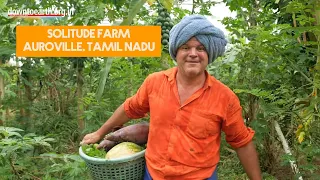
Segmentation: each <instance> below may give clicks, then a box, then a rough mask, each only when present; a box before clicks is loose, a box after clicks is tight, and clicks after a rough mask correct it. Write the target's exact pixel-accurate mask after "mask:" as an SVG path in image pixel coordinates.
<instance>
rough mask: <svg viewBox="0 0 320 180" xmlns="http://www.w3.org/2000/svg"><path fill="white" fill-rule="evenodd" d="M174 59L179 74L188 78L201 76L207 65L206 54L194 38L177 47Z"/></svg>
mask: <svg viewBox="0 0 320 180" xmlns="http://www.w3.org/2000/svg"><path fill="white" fill-rule="evenodd" d="M176 59H177V64H178V70H179V73H181V75H183V76H186V77H190V78H192V77H197V76H200V75H202V74H203V73H204V70H205V69H206V67H207V65H208V53H207V52H206V50H205V47H204V46H203V45H202V44H201V43H200V42H199V41H198V40H197V39H196V38H195V37H193V38H191V39H190V40H189V41H188V42H186V43H185V44H183V45H182V46H180V47H179V49H178V51H177V56H176Z"/></svg>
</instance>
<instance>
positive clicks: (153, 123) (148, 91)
mask: <svg viewBox="0 0 320 180" xmlns="http://www.w3.org/2000/svg"><path fill="white" fill-rule="evenodd" d="M176 73H177V67H174V68H171V69H168V70H166V71H161V72H156V73H153V74H151V75H149V76H148V77H147V78H146V80H145V81H144V83H143V84H142V86H141V87H140V88H139V90H138V91H137V93H136V94H135V95H134V96H132V97H130V98H128V99H127V100H126V101H125V103H124V108H125V112H126V114H127V116H128V117H129V118H132V119H137V118H141V117H144V116H145V115H146V113H148V112H149V113H150V126H149V136H148V143H147V149H146V154H145V157H146V164H147V168H148V170H149V173H150V175H151V177H152V178H153V179H154V180H158V179H166V180H175V179H177V180H178V179H179V180H181V179H197V180H200V179H206V178H208V177H210V176H211V175H212V173H213V171H214V170H215V168H216V165H217V163H218V162H219V159H220V155H219V149H220V141H221V130H222V131H224V132H225V134H226V141H227V142H228V143H229V144H230V145H231V146H232V147H234V148H238V147H241V146H243V145H245V144H247V143H248V142H250V141H251V140H252V138H253V136H254V131H253V130H252V129H250V128H248V127H246V126H245V124H244V121H243V118H242V108H241V106H240V102H239V100H238V98H237V96H236V95H235V94H234V93H233V92H232V91H231V90H230V89H229V88H228V87H227V86H225V85H224V84H222V83H221V82H220V81H218V80H217V79H215V78H214V77H212V76H210V75H209V74H208V72H207V71H206V77H207V78H206V81H205V84H204V86H203V87H202V88H201V89H199V90H198V91H197V92H195V93H194V94H193V95H192V96H191V97H190V98H189V99H188V100H186V102H185V103H184V104H182V105H180V101H179V95H178V88H177V85H176V78H175V77H176Z"/></svg>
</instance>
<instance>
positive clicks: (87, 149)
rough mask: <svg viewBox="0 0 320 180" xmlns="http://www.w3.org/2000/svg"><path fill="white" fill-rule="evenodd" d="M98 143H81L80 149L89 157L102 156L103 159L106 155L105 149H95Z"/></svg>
mask: <svg viewBox="0 0 320 180" xmlns="http://www.w3.org/2000/svg"><path fill="white" fill-rule="evenodd" d="M97 146H98V144H89V145H87V144H86V145H82V146H81V148H82V151H83V152H84V153H85V154H86V155H88V156H90V157H95V158H102V159H105V157H106V151H105V150H104V148H102V149H97Z"/></svg>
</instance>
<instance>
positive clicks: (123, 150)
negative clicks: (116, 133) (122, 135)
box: [105, 142, 144, 159]
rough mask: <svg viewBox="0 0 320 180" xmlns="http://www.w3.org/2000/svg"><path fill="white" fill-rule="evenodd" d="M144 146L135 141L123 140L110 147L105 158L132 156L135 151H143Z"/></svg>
mask: <svg viewBox="0 0 320 180" xmlns="http://www.w3.org/2000/svg"><path fill="white" fill-rule="evenodd" d="M143 149H144V148H143V147H141V146H139V145H137V144H135V143H133V142H122V143H119V144H117V145H116V146H114V147H113V148H112V149H110V150H109V151H108V152H107V154H106V156H105V158H106V159H117V158H123V157H128V156H131V155H133V154H135V153H138V152H140V151H142V150H143Z"/></svg>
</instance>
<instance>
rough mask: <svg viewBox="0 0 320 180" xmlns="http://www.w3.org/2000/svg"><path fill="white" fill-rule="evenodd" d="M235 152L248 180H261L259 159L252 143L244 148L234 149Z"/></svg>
mask: <svg viewBox="0 0 320 180" xmlns="http://www.w3.org/2000/svg"><path fill="white" fill-rule="evenodd" d="M236 152H237V154H238V157H239V159H240V162H241V164H242V166H243V167H244V170H245V171H246V173H247V175H248V177H249V179H250V180H262V175H261V170H260V165H259V158H258V154H257V151H256V149H255V145H254V144H253V142H252V141H251V142H249V143H248V144H246V145H245V146H243V147H241V148H238V149H236Z"/></svg>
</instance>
